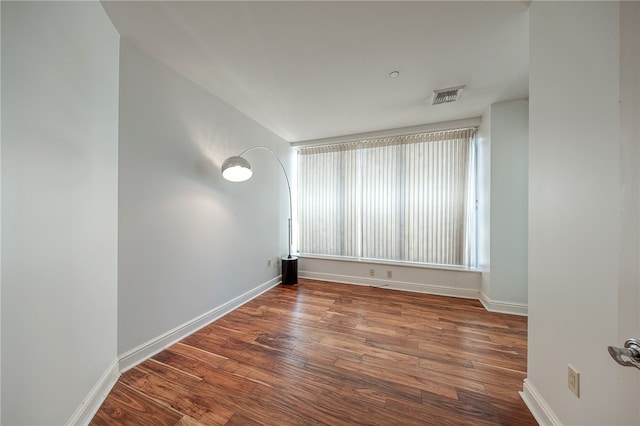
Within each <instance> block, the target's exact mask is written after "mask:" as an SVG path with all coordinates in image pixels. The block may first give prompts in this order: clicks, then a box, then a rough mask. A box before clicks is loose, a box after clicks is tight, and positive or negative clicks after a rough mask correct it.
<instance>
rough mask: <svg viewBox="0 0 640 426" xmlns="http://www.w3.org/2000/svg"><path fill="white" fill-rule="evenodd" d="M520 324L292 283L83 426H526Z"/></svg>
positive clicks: (123, 383)
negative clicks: (134, 425) (522, 392)
mask: <svg viewBox="0 0 640 426" xmlns="http://www.w3.org/2000/svg"><path fill="white" fill-rule="evenodd" d="M526 354H527V319H526V318H524V317H518V316H511V315H504V314H495V313H490V312H487V311H485V309H484V308H483V307H482V305H481V304H480V303H479V302H478V301H475V300H466V299H456V298H450V297H441V296H431V295H424V294H417V293H408V292H400V291H394V290H388V289H380V288H372V287H360V286H351V285H344V284H333V283H326V282H320V281H311V280H300V284H298V285H296V286H278V287H276V288H274V289H272V290H270V291H268V292H267V293H265V294H263V295H261V296H259V297H258V298H256V299H254V300H252V301H251V302H249V303H247V304H246V305H244V306H242V307H240V308H239V309H237V310H235V311H233V312H232V313H230V314H228V315H226V316H225V317H223V318H221V319H219V320H217V321H215V322H214V323H212V324H210V325H208V326H206V327H205V328H203V329H202V330H200V331H198V332H196V333H195V334H193V335H191V336H189V337H187V338H185V339H184V340H182V341H181V342H179V343H177V344H175V345H173V346H171V347H170V348H168V349H166V350H164V351H163V352H161V353H159V354H158V355H156V356H154V357H153V358H152V359H150V360H147V361H145V362H144V363H142V364H140V365H138V366H137V367H135V368H133V369H131V370H129V371H127V372H126V373H124V374H123V375H122V376H121V377H120V379H119V380H118V383H117V384H116V386H115V387H114V388H113V390H112V391H111V393H110V394H109V396H108V397H107V399H106V400H105V402H104V403H103V405H102V407H101V408H100V409H99V411H98V413H97V414H96V416H95V417H94V419H93V420H92V422H91V424H92V425H113V424H127V425H132V424H136V425H137V424H141V425H144V424H148V425H160V424H167V425H174V424H179V425H197V424H202V425H220V424H226V425H316V424H326V425H364V424H366V425H418V424H419V425H498V424H501V425H535V424H536V422H535V420H534V419H533V417H532V415H531V414H530V413H529V411H528V410H527V408H526V407H525V405H524V403H523V402H522V400H521V399H520V397H519V395H518V391H519V390H521V389H522V380H523V379H524V378H525V377H526V374H525V373H526V367H527V363H526Z"/></svg>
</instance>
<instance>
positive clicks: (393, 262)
mask: <svg viewBox="0 0 640 426" xmlns="http://www.w3.org/2000/svg"><path fill="white" fill-rule="evenodd" d="M297 256H298V257H299V258H300V259H319V260H332V261H339V262H351V263H363V264H369V265H390V266H400V267H408V268H420V269H435V270H442V271H456V272H472V273H479V272H482V271H481V270H480V269H478V268H470V267H466V266H455V265H438V264H429V263H416V262H403V261H398V260H380V259H366V258H359V257H347V256H324V255H320V254H301V253H300V254H298V255H297Z"/></svg>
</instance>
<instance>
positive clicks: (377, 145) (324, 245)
mask: <svg viewBox="0 0 640 426" xmlns="http://www.w3.org/2000/svg"><path fill="white" fill-rule="evenodd" d="M475 134H476V130H475V129H460V130H452V131H445V132H430V133H419V134H412V135H404V136H395V137H387V138H378V139H367V140H360V141H353V142H347V143H343V144H334V145H326V146H314V147H307V148H301V149H300V150H299V152H298V225H299V247H300V252H301V253H303V254H319V255H330V256H347V257H356V258H362V259H379V260H392V261H404V262H417V263H427V264H444V265H458V266H475V251H476V250H475V143H474V142H475Z"/></svg>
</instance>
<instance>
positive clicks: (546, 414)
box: [520, 379, 562, 426]
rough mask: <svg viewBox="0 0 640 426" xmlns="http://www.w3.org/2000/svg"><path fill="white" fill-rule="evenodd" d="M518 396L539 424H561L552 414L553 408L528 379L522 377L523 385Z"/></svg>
mask: <svg viewBox="0 0 640 426" xmlns="http://www.w3.org/2000/svg"><path fill="white" fill-rule="evenodd" d="M520 397H521V398H522V400H523V401H524V403H525V404H526V405H527V407H528V408H529V411H531V414H533V417H534V418H535V419H536V421H537V422H538V424H539V425H542V426H547V425H549V426H562V423H561V422H560V420H559V419H558V417H557V416H556V415H555V414H554V412H553V410H551V408H550V407H549V405H548V404H547V403H546V402H545V400H544V399H542V397H541V396H540V394H539V393H538V391H537V390H536V388H535V387H534V386H533V385H532V384H531V382H530V381H529V380H528V379H524V385H523V387H522V392H520Z"/></svg>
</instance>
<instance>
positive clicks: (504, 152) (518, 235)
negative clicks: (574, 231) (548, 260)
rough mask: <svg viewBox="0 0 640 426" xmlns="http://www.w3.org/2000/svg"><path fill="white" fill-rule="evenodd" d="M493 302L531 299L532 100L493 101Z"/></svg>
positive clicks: (514, 302) (489, 295)
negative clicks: (529, 201) (530, 178)
mask: <svg viewBox="0 0 640 426" xmlns="http://www.w3.org/2000/svg"><path fill="white" fill-rule="evenodd" d="M490 119H491V125H490V129H491V130H490V132H491V141H490V147H491V161H490V164H491V190H490V194H491V207H490V212H491V214H490V221H491V224H490V226H489V229H490V233H491V238H490V246H491V248H490V285H489V288H488V293H485V294H484V295H485V296H486V298H487V299H486V302H488V304H489V305H490V304H506V305H516V306H517V305H526V304H527V228H528V224H527V209H528V207H527V200H528V182H527V174H528V173H527V168H528V149H529V147H528V141H529V101H528V100H526V99H525V100H517V101H509V102H501V103H497V104H493V105H491V114H490Z"/></svg>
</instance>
